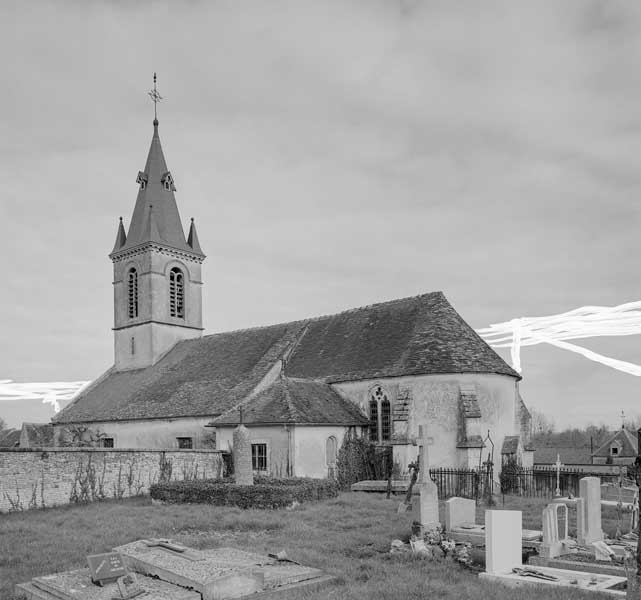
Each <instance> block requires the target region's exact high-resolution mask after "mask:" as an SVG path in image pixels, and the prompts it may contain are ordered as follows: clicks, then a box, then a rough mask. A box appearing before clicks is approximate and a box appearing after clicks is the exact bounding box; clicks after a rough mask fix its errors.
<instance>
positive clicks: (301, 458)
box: [217, 424, 346, 478]
mask: <svg viewBox="0 0 641 600" xmlns="http://www.w3.org/2000/svg"><path fill="white" fill-rule="evenodd" d="M245 427H247V429H248V430H249V437H250V440H251V443H252V444H267V461H268V464H267V472H268V473H269V474H270V475H273V476H274V477H286V476H288V475H290V476H294V477H319V478H324V477H327V475H328V466H329V465H328V463H327V456H326V443H327V439H328V438H329V437H331V436H333V437H334V438H335V439H336V453H337V454H338V449H339V448H340V446H341V444H342V442H343V437H344V436H345V432H346V428H345V427H343V426H336V425H288V426H285V425H262V426H255V425H251V424H245ZM233 431H234V428H233V427H218V428H217V439H218V441H219V444H218V446H217V447H218V448H219V449H220V450H224V451H227V450H231V449H232V448H233V443H232V434H233ZM288 465H290V467H289V470H288Z"/></svg>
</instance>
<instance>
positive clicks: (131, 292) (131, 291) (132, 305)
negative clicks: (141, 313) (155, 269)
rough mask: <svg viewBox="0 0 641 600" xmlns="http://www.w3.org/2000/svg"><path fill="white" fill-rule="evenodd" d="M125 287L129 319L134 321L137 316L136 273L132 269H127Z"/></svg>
mask: <svg viewBox="0 0 641 600" xmlns="http://www.w3.org/2000/svg"><path fill="white" fill-rule="evenodd" d="M127 286H128V289H127V291H128V294H127V298H128V311H129V318H130V319H135V318H136V317H137V316H138V272H137V271H136V269H134V268H133V267H132V268H131V269H129V276H128V278H127Z"/></svg>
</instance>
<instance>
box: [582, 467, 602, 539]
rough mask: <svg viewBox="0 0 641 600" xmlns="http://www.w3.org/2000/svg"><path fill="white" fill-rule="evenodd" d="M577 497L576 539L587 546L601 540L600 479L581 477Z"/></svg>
mask: <svg viewBox="0 0 641 600" xmlns="http://www.w3.org/2000/svg"><path fill="white" fill-rule="evenodd" d="M579 496H580V497H579V498H578V499H577V505H576V510H577V540H578V542H579V544H581V545H585V546H588V545H590V544H592V542H598V541H601V540H603V530H602V529H601V481H600V480H599V478H598V477H583V478H582V479H581V480H580V481H579Z"/></svg>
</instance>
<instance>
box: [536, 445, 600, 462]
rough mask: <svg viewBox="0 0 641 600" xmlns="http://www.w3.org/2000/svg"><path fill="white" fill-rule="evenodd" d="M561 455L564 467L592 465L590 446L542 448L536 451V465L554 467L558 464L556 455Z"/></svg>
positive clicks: (537, 448)
mask: <svg viewBox="0 0 641 600" xmlns="http://www.w3.org/2000/svg"><path fill="white" fill-rule="evenodd" d="M557 454H558V455H560V458H561V462H562V463H563V464H564V465H589V464H591V462H592V461H591V458H590V446H589V445H587V446H542V447H538V446H537V447H536V449H535V450H534V464H535V465H552V464H554V463H555V462H556V455H557Z"/></svg>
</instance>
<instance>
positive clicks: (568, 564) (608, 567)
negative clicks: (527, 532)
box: [527, 555, 625, 577]
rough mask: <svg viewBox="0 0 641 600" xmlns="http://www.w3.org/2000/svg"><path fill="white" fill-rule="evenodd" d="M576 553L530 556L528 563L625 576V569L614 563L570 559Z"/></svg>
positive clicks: (535, 565) (537, 565)
mask: <svg viewBox="0 0 641 600" xmlns="http://www.w3.org/2000/svg"><path fill="white" fill-rule="evenodd" d="M575 557H576V555H574V556H573V555H569V556H567V557H564V556H559V557H557V558H544V557H543V556H530V558H529V559H528V561H527V562H528V565H532V566H533V567H552V568H554V569H567V570H570V571H584V572H588V573H596V574H599V575H615V576H618V577H625V569H624V567H623V566H620V565H618V564H616V563H603V562H601V563H597V562H594V561H590V562H583V561H578V560H572V559H573V558H575Z"/></svg>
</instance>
